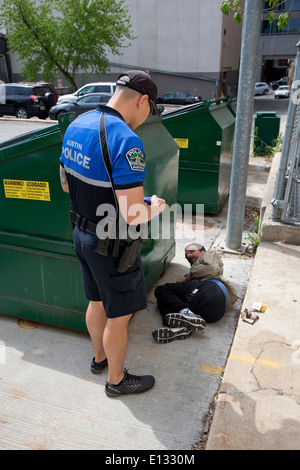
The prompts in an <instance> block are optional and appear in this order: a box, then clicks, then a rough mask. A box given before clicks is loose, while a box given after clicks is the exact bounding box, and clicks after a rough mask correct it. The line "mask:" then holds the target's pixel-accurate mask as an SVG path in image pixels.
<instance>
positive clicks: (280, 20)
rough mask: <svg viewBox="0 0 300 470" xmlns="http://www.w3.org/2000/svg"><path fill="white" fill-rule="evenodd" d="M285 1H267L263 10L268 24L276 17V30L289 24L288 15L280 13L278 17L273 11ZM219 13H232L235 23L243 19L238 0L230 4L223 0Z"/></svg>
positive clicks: (228, 1)
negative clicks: (266, 6)
mask: <svg viewBox="0 0 300 470" xmlns="http://www.w3.org/2000/svg"><path fill="white" fill-rule="evenodd" d="M285 2H286V0H267V3H268V8H267V9H265V10H264V11H265V12H267V15H266V19H267V20H268V21H269V22H270V23H273V21H274V20H275V18H276V16H277V27H278V29H279V30H280V29H283V28H285V27H286V25H287V24H288V22H289V13H288V12H285V13H280V14H279V15H276V12H275V9H276V6H278V5H280V4H283V3H285ZM220 8H221V11H222V13H223V14H224V15H229V13H230V12H231V11H234V22H235V23H240V22H241V21H242V18H243V11H242V8H241V6H240V0H234V1H233V2H231V1H230V0H223V1H222V3H221V6H220Z"/></svg>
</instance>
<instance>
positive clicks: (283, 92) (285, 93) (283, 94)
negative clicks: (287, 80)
mask: <svg viewBox="0 0 300 470" xmlns="http://www.w3.org/2000/svg"><path fill="white" fill-rule="evenodd" d="M289 96H290V87H289V86H287V85H285V86H280V87H279V88H277V90H275V92H274V97H275V98H276V99H278V98H288V97H289Z"/></svg>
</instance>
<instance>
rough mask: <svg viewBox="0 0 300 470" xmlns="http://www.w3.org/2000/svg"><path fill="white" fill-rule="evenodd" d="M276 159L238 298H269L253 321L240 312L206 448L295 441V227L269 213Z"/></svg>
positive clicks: (299, 358)
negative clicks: (243, 292)
mask: <svg viewBox="0 0 300 470" xmlns="http://www.w3.org/2000/svg"><path fill="white" fill-rule="evenodd" d="M278 163H279V155H277V157H276V159H275V160H274V163H273V165H272V170H271V172H270V176H269V181H268V185H267V191H266V198H265V200H264V202H263V204H262V207H263V212H264V219H263V223H262V240H261V242H260V245H259V247H258V250H257V254H256V256H255V261H254V265H253V268H252V271H251V276H250V280H249V284H248V288H247V292H246V296H245V299H244V302H243V307H242V310H244V308H251V306H252V305H253V303H254V302H261V303H262V304H263V305H266V306H267V309H266V312H265V313H259V314H258V315H259V320H257V321H256V322H255V323H254V324H253V325H250V324H248V323H245V322H243V321H242V320H241V319H240V320H239V323H238V327H237V330H236V334H235V338H234V342H233V345H232V348H231V351H230V355H229V359H228V362H227V364H226V368H225V373H224V376H223V381H222V384H221V387H220V390H219V394H218V400H217V405H216V409H215V413H214V416H213V418H212V419H211V422H212V424H211V428H210V432H209V436H208V442H207V446H206V449H207V450H277V449H280V450H292V449H299V447H300V406H299V405H300V374H299V371H300V277H299V273H300V228H299V227H298V228H295V227H292V226H288V225H285V224H281V223H278V222H273V221H272V219H271V205H270V200H271V198H272V195H273V189H274V183H275V176H276V173H277V167H278Z"/></svg>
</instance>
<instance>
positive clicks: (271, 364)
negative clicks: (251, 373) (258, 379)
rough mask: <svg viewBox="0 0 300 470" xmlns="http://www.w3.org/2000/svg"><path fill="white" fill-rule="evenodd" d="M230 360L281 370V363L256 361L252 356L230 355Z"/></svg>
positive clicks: (269, 360)
mask: <svg viewBox="0 0 300 470" xmlns="http://www.w3.org/2000/svg"><path fill="white" fill-rule="evenodd" d="M229 359H234V360H235V361H242V362H248V364H255V363H256V364H259V365H260V366H265V367H271V368H272V369H279V368H280V364H279V362H276V361H272V360H271V359H256V358H255V357H251V356H243V355H240V354H230V356H229Z"/></svg>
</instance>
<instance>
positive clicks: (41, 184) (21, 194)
mask: <svg viewBox="0 0 300 470" xmlns="http://www.w3.org/2000/svg"><path fill="white" fill-rule="evenodd" d="M3 184H4V191H5V197H7V198H13V199H34V200H36V201H50V190H49V183H48V182H46V181H23V180H3Z"/></svg>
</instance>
